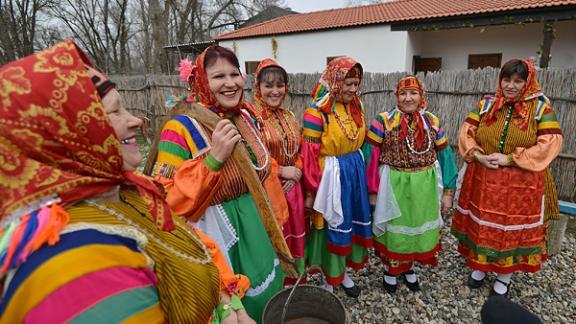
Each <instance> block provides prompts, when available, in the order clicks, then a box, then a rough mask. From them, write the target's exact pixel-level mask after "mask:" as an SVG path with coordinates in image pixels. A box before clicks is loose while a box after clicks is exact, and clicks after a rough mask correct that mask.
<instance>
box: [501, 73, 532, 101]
mask: <svg viewBox="0 0 576 324" xmlns="http://www.w3.org/2000/svg"><path fill="white" fill-rule="evenodd" d="M525 84H526V80H524V79H522V77H521V76H520V75H519V74H518V73H514V74H512V75H511V76H509V77H503V78H502V80H500V87H501V88H502V93H503V94H504V97H506V99H516V98H517V97H518V96H519V95H520V92H521V91H522V88H524V85H525Z"/></svg>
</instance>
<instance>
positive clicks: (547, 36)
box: [540, 23, 554, 69]
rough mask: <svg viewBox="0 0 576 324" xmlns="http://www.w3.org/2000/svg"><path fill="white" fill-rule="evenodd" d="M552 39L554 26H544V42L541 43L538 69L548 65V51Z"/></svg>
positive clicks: (549, 24)
mask: <svg viewBox="0 0 576 324" xmlns="http://www.w3.org/2000/svg"><path fill="white" fill-rule="evenodd" d="M553 39H554V25H553V24H552V23H546V24H544V40H543V42H542V55H541V56H540V67H541V68H543V69H545V68H547V67H548V64H550V49H551V48H552V40H553Z"/></svg>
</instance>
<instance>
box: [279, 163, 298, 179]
mask: <svg viewBox="0 0 576 324" xmlns="http://www.w3.org/2000/svg"><path fill="white" fill-rule="evenodd" d="M278 175H279V176H280V178H282V179H285V180H292V181H294V182H298V181H300V178H301V177H302V171H300V169H298V168H297V167H294V166H287V167H280V170H279V172H278Z"/></svg>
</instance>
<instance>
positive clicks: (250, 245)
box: [154, 46, 286, 320]
mask: <svg viewBox="0 0 576 324" xmlns="http://www.w3.org/2000/svg"><path fill="white" fill-rule="evenodd" d="M180 70H181V71H180V76H181V80H182V81H184V82H187V83H189V85H190V87H191V89H192V90H191V92H190V94H189V97H188V98H186V99H185V100H184V101H181V102H178V103H177V104H178V105H187V104H188V103H199V104H201V105H203V106H204V107H205V108H206V109H210V110H212V111H213V112H216V113H218V114H219V115H220V117H222V119H221V120H220V121H219V122H218V124H217V125H216V126H215V128H214V130H213V131H209V128H208V127H206V126H205V125H203V124H202V121H200V120H196V119H195V118H193V117H194V116H189V115H176V116H174V117H172V118H171V119H170V120H169V121H168V122H167V123H166V124H165V125H164V127H163V129H162V131H161V133H160V139H159V146H158V158H157V160H156V166H155V169H154V174H155V176H156V177H157V178H158V179H159V180H160V181H161V182H163V184H164V186H165V188H166V191H167V200H168V203H169V204H170V206H171V207H172V208H173V209H174V210H175V211H176V213H177V214H179V215H180V216H182V217H184V218H185V219H186V220H187V221H188V222H189V224H191V225H193V226H195V227H197V228H200V229H201V230H203V231H204V232H206V233H207V234H208V235H210V236H211V237H213V238H214V239H215V241H216V243H217V245H218V246H219V247H220V249H221V250H222V251H224V253H225V256H226V262H227V263H228V264H229V265H230V266H231V267H232V268H233V269H234V272H236V273H240V274H244V275H246V276H247V277H248V278H249V279H250V282H251V288H250V289H249V290H248V291H247V292H246V297H245V298H244V299H243V300H242V301H243V303H244V305H245V306H246V310H247V312H248V314H249V315H250V317H252V318H254V319H256V320H260V319H261V318H262V311H263V309H264V305H265V304H266V302H267V301H268V300H269V299H270V297H272V296H273V295H274V294H275V293H276V292H278V291H279V290H280V289H281V288H282V282H283V279H284V273H283V271H282V269H281V267H280V263H279V260H278V259H277V257H276V254H275V252H274V250H273V246H272V243H271V241H270V239H269V238H268V236H267V233H266V231H265V229H264V225H263V223H262V221H261V220H260V217H259V213H258V209H257V206H256V204H255V203H254V200H253V198H252V195H251V194H250V193H249V192H248V186H247V184H246V183H245V181H244V179H243V177H242V172H243V171H242V170H241V169H240V168H239V167H238V165H237V164H236V162H235V161H234V160H233V159H231V158H230V155H231V153H232V151H233V149H234V147H235V146H236V145H237V143H238V142H241V143H242V145H244V146H245V148H246V149H247V150H248V152H249V153H250V156H251V158H252V164H253V165H252V167H253V168H254V170H255V171H256V173H257V174H258V177H259V178H260V181H261V182H262V183H263V184H264V185H266V182H267V181H268V180H269V179H270V178H269V175H270V172H271V167H272V162H271V161H272V159H271V158H270V155H269V153H268V150H267V149H266V146H265V145H264V143H263V142H262V139H261V138H260V129H259V125H258V124H257V123H255V122H254V121H255V120H256V117H257V116H256V115H255V114H254V113H253V111H252V110H253V109H252V107H251V106H250V105H249V104H248V103H247V102H245V101H244V100H243V94H244V93H243V91H244V79H243V78H242V75H241V74H240V69H239V64H238V59H237V58H236V56H235V55H234V53H233V52H232V51H230V50H229V49H226V48H224V47H220V46H211V47H209V48H207V49H206V50H205V51H204V52H203V53H202V54H201V55H200V56H198V58H197V59H196V62H195V64H194V65H193V66H192V64H191V62H186V61H183V62H182V64H181V69H180ZM278 186H279V184H278ZM275 199H284V197H283V195H280V196H270V200H272V202H273V204H274V200H275ZM285 204H286V202H285V201H284V205H285ZM238 316H239V317H241V316H246V312H244V313H242V312H239V313H238Z"/></svg>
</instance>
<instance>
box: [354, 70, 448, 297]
mask: <svg viewBox="0 0 576 324" xmlns="http://www.w3.org/2000/svg"><path fill="white" fill-rule="evenodd" d="M396 98H397V107H395V108H394V109H393V110H392V111H390V112H383V113H380V114H379V115H378V116H377V117H376V119H375V120H374V121H373V122H372V124H371V125H370V129H369V131H368V136H367V139H366V142H365V144H364V146H363V149H362V151H363V153H364V157H365V159H366V162H367V164H368V166H367V170H366V174H367V177H368V190H369V192H370V200H371V203H372V205H374V206H375V210H374V213H373V225H372V230H373V234H374V248H375V250H376V254H377V255H378V256H379V257H380V258H381V260H382V262H383V263H384V265H385V268H386V271H385V273H384V280H383V285H384V289H385V290H386V291H387V292H389V293H394V292H395V291H396V288H397V281H396V276H398V275H402V276H403V278H404V280H405V282H406V284H407V286H408V288H409V289H410V290H412V291H416V290H419V289H420V286H419V284H418V281H417V278H416V274H415V273H414V269H413V265H414V261H418V262H420V263H421V264H430V265H437V264H438V260H437V258H436V256H437V254H438V251H440V228H441V226H442V223H443V222H442V217H441V214H444V213H447V212H448V211H449V210H450V208H451V207H452V197H453V195H454V188H455V187H456V177H457V168H456V163H455V162H454V154H453V153H452V150H451V148H450V146H449V145H448V142H447V141H446V137H445V133H444V129H443V128H442V126H441V125H440V121H439V119H438V117H436V116H435V115H434V114H432V113H431V112H429V111H427V110H426V108H427V104H426V101H425V100H424V91H423V88H422V85H421V83H420V81H419V80H418V79H417V78H416V77H414V76H407V77H405V78H403V79H401V80H400V81H399V82H398V85H397V87H396Z"/></svg>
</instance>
